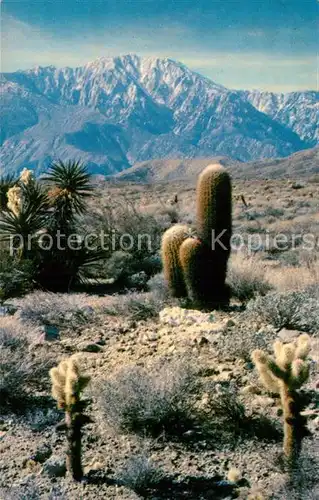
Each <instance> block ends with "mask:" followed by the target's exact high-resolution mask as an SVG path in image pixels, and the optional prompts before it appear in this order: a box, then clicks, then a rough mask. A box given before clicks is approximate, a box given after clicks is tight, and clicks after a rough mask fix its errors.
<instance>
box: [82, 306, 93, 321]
mask: <svg viewBox="0 0 319 500" xmlns="http://www.w3.org/2000/svg"><path fill="white" fill-rule="evenodd" d="M81 313H82V314H83V316H85V317H86V318H89V317H90V316H93V314H94V309H93V307H91V306H84V307H82V308H81Z"/></svg>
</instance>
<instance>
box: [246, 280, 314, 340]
mask: <svg viewBox="0 0 319 500" xmlns="http://www.w3.org/2000/svg"><path fill="white" fill-rule="evenodd" d="M315 288H316V287H315ZM314 293H315V289H313V288H312V287H309V288H307V289H305V290H304V291H293V292H290V293H277V292H274V293H269V294H268V295H266V296H265V297H257V298H256V299H255V300H252V301H250V302H249V303H248V305H247V312H249V313H250V314H252V315H254V316H257V317H258V318H259V319H261V320H262V321H264V322H266V323H270V324H272V325H274V326H275V327H276V328H278V329H280V328H283V327H286V328H292V329H296V330H301V331H305V332H313V333H315V332H317V331H318V329H319V300H318V298H316V297H315V296H314Z"/></svg>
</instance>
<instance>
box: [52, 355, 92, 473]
mask: <svg viewBox="0 0 319 500" xmlns="http://www.w3.org/2000/svg"><path fill="white" fill-rule="evenodd" d="M50 377H51V381H52V396H53V397H54V399H56V401H57V406H58V408H60V409H63V410H65V420H64V421H63V422H62V423H61V424H59V425H58V429H59V430H62V429H64V430H66V432H67V439H68V450H67V463H66V465H67V469H68V471H69V472H70V473H71V474H72V476H73V479H75V480H76V481H81V479H82V477H83V469H82V463H81V437H82V427H83V426H84V425H85V424H87V423H89V422H91V421H92V420H91V419H90V417H88V416H87V415H83V410H84V408H85V407H86V405H87V402H86V401H81V399H80V397H81V392H82V391H83V389H84V388H85V387H86V386H87V384H88V383H89V381H90V378H89V377H86V376H83V375H81V373H80V369H79V366H78V364H77V362H76V360H75V358H74V357H71V358H69V359H67V360H65V361H61V363H60V364H59V365H58V366H57V367H55V368H52V369H51V370H50Z"/></svg>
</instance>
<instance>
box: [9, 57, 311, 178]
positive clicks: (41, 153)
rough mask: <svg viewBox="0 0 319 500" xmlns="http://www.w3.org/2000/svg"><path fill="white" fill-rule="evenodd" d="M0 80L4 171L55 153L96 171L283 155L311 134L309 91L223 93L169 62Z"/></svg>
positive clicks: (105, 61) (119, 62)
mask: <svg viewBox="0 0 319 500" xmlns="http://www.w3.org/2000/svg"><path fill="white" fill-rule="evenodd" d="M0 85H1V108H2V120H1V135H0V140H1V142H0V145H1V148H0V161H1V165H2V168H3V169H5V170H8V171H19V170H21V168H23V167H29V168H30V167H32V168H35V169H36V170H37V171H42V170H44V169H45V168H46V167H47V165H48V164H49V163H50V162H51V161H52V160H53V159H57V158H61V159H69V158H80V159H82V160H83V161H84V162H86V163H87V164H88V165H89V167H90V168H91V170H92V171H93V172H94V173H100V174H101V173H104V174H109V173H113V172H118V171H121V170H123V169H125V168H128V167H129V166H130V165H131V164H133V163H135V162H137V161H145V160H150V159H153V158H177V157H180V158H195V157H203V156H212V155H227V156H230V157H232V158H235V159H239V160H242V161H246V160H253V159H260V158H267V157H272V156H277V157H278V156H286V155H289V154H291V153H293V152H295V151H298V150H300V149H304V148H306V147H308V146H311V145H312V144H313V143H314V141H315V142H316V141H318V139H319V138H318V137H317V135H316V133H315V132H313V129H314V128H315V124H316V122H314V120H316V119H317V112H318V99H317V102H315V99H316V96H315V94H316V93H315V92H313V93H311V92H310V93H309V94H311V95H309V97H307V98H305V97H303V96H302V93H295V94H296V95H294V97H290V98H289V99H288V96H291V94H287V96H285V95H282V96H281V95H278V96H276V95H275V94H269V95H268V94H267V95H261V94H262V93H259V94H258V93H257V92H256V93H248V92H236V91H231V90H228V89H226V88H225V87H223V86H222V85H218V84H216V83H215V82H213V81H211V80H209V79H208V78H205V77H203V76H201V75H199V74H197V73H195V72H193V71H191V70H190V69H188V68H187V67H186V66H184V65H183V64H181V63H177V62H175V61H172V60H170V59H158V58H140V57H138V56H136V55H127V56H122V57H115V58H100V59H97V60H96V61H93V62H91V63H88V64H86V65H85V66H83V67H79V68H74V69H72V68H61V69H59V68H55V67H53V66H49V67H46V68H42V67H37V68H34V69H31V70H27V71H17V72H15V73H4V74H2V76H1V80H0ZM263 94H265V93H263ZM312 94H314V95H313V96H312ZM309 110H311V113H310V111H309ZM309 113H310V115H309ZM309 116H310V119H309Z"/></svg>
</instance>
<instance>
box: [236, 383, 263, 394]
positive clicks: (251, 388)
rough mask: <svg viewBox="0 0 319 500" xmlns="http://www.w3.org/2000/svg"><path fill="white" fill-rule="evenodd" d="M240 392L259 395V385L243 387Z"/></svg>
mask: <svg viewBox="0 0 319 500" xmlns="http://www.w3.org/2000/svg"><path fill="white" fill-rule="evenodd" d="M240 392H241V393H242V394H258V393H259V392H260V389H259V387H257V385H253V384H250V385H246V386H245V387H243V388H242V389H241V391H240Z"/></svg>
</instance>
